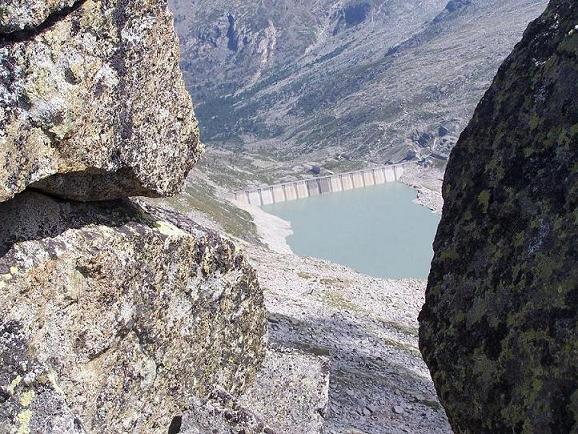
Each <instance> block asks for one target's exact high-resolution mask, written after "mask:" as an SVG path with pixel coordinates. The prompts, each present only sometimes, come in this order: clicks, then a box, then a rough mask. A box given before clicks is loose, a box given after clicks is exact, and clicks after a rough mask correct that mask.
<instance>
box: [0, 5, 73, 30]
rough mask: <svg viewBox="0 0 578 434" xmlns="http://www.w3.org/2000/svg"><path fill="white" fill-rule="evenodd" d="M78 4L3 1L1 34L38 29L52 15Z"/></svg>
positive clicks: (0, 13)
mask: <svg viewBox="0 0 578 434" xmlns="http://www.w3.org/2000/svg"><path fill="white" fill-rule="evenodd" d="M78 2H79V1H78V0H2V4H1V5H0V33H11V32H17V31H21V30H24V29H29V28H34V27H37V26H39V25H40V24H42V23H43V22H44V21H45V20H47V19H48V18H49V17H50V15H51V14H54V13H58V12H60V11H62V10H63V9H66V8H69V7H71V6H73V5H74V4H75V3H78Z"/></svg>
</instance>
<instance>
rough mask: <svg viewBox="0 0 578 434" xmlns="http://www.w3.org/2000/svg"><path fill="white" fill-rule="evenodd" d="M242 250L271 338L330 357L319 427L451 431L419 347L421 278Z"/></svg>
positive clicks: (351, 430)
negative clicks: (257, 284) (255, 276)
mask: <svg viewBox="0 0 578 434" xmlns="http://www.w3.org/2000/svg"><path fill="white" fill-rule="evenodd" d="M247 254H248V256H249V257H250V258H251V260H252V262H253V264H254V266H255V267H256V268H257V271H258V273H259V278H260V281H261V285H262V287H263V288H264V291H265V298H266V303H267V309H268V313H269V339H270V342H271V344H272V345H275V346H278V347H281V348H283V347H285V348H290V349H296V350H299V351H302V352H305V353H309V354H312V355H317V356H320V357H323V358H326V359H327V360H328V361H329V362H328V365H329V372H330V374H329V404H328V409H327V412H326V414H325V423H324V431H323V432H325V433H352V434H353V433H357V434H358V433H368V434H373V433H375V434H378V433H379V434H384V433H450V432H451V430H450V428H449V425H448V422H447V419H446V416H445V413H444V410H443V409H442V407H441V406H440V404H439V403H438V400H437V397H436V394H435V391H434V387H433V384H432V382H431V379H430V376H429V373H428V371H427V368H426V366H425V364H424V363H423V361H422V359H421V355H420V353H419V350H418V344H417V334H418V323H417V315H418V312H419V310H420V308H421V306H422V304H423V301H424V290H425V284H426V282H425V281H422V280H380V279H375V278H372V277H369V276H365V275H361V274H358V273H356V272H354V271H352V270H350V269H348V268H346V267H342V266H339V265H335V264H331V263H329V262H324V261H320V260H315V259H311V258H300V257H297V256H295V255H291V254H278V253H273V252H271V251H270V250H268V249H263V248H258V247H253V246H248V247H247ZM288 398H290V397H288ZM284 432H287V433H297V431H296V430H295V431H293V430H291V429H287V430H286V431H284Z"/></svg>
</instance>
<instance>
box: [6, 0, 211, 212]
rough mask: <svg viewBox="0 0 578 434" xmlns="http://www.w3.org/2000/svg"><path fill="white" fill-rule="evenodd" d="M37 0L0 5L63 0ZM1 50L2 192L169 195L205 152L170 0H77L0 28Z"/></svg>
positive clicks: (9, 15)
mask: <svg viewBox="0 0 578 434" xmlns="http://www.w3.org/2000/svg"><path fill="white" fill-rule="evenodd" d="M40 3H41V2H35V1H25V2H14V1H9V2H8V3H6V4H3V6H0V11H1V12H0V13H1V14H2V15H1V16H2V19H8V20H10V19H14V20H16V21H19V20H20V21H22V20H25V18H26V16H27V15H26V14H24V12H23V11H24V10H27V11H28V12H30V13H31V14H32V13H33V12H34V11H36V10H37V9H38V10H39V11H40V10H44V11H46V13H48V12H49V11H52V10H54V9H57V8H58V7H59V6H63V5H64V3H66V4H69V3H68V2H42V3H43V4H44V7H39V8H35V6H37V5H38V4H40ZM46 13H40V12H39V14H40V15H39V16H42V17H45V16H46ZM31 19H32V18H31ZM36 21H38V20H33V22H34V23H35V24H36ZM0 59H1V61H0V201H5V200H8V199H10V198H11V197H13V196H14V195H15V194H17V193H19V192H21V191H23V190H24V189H25V188H27V187H29V186H33V187H34V188H36V189H38V190H42V191H44V192H47V193H50V194H53V195H57V196H59V197H63V198H69V199H74V200H82V201H91V200H105V199H116V198H120V197H126V196H135V195H146V196H160V195H169V194H173V193H175V192H177V191H178V190H179V189H180V188H181V186H182V184H183V181H184V179H185V177H186V175H187V173H188V172H189V170H190V169H191V167H192V166H193V165H194V164H195V162H196V161H197V159H198V158H199V156H200V154H201V152H202V146H201V145H200V142H199V135H198V128H197V122H196V120H195V118H194V115H193V110H192V103H191V100H190V97H189V95H188V93H187V92H186V90H185V87H184V84H183V82H182V77H181V72H180V70H179V65H178V63H179V48H178V43H177V39H176V36H175V34H174V32H173V20H172V16H171V15H170V13H169V12H168V10H167V5H166V1H163V0H135V1H127V0H86V1H81V2H78V3H77V4H75V7H74V8H65V9H63V10H62V11H61V13H59V14H57V15H56V18H54V16H51V17H50V18H48V21H45V22H43V23H42V24H40V25H39V26H38V27H34V28H30V29H26V30H25V31H24V32H17V33H8V34H4V35H0Z"/></svg>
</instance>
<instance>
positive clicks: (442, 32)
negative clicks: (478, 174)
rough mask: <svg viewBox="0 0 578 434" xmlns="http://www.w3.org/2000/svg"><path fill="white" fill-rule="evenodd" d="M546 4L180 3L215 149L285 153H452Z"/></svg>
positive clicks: (174, 1)
mask: <svg viewBox="0 0 578 434" xmlns="http://www.w3.org/2000/svg"><path fill="white" fill-rule="evenodd" d="M546 3H547V2H546V1H545V0H505V1H503V0H502V1H497V0H451V1H450V2H449V3H448V2H447V0H410V1H402V0H391V1H386V0H360V1H357V0H355V1H348V2H345V1H336V0H317V1H314V0H306V1H304V2H297V1H295V0H283V1H280V2H272V1H265V0H263V1H256V0H252V1H250V2H239V1H235V2H224V1H222V0H217V1H208V0H197V1H194V2H190V1H185V0H171V6H172V8H173V11H174V13H175V17H176V27H177V31H178V32H179V34H180V36H181V45H182V57H183V69H184V70H185V79H186V81H187V82H188V84H189V90H190V92H191V94H192V95H193V100H194V101H195V102H196V103H197V114H198V116H199V118H200V119H201V124H202V125H204V129H203V137H204V140H205V141H206V142H207V143H209V144H212V145H221V146H225V147H227V148H229V149H245V150H251V151H255V150H259V151H260V152H262V153H267V154H269V155H272V156H274V157H276V158H281V159H289V160H292V161H293V160H296V159H300V158H301V157H302V156H303V155H305V158H308V159H312V158H316V159H319V160H324V159H327V158H329V157H331V156H333V155H335V154H341V153H343V154H345V155H347V156H349V157H351V158H353V159H370V160H374V161H381V162H383V161H387V160H399V159H401V158H404V157H405V156H406V154H407V152H408V150H410V149H415V150H417V151H419V150H420V147H425V148H426V149H424V150H423V151H422V153H423V154H427V153H429V152H431V150H432V149H431V148H433V149H434V151H436V152H437V153H439V154H442V155H447V153H448V152H449V149H450V148H451V146H453V144H454V143H455V141H456V137H457V136H458V135H459V132H460V131H461V129H462V128H463V127H464V126H465V123H466V121H467V119H468V118H469V117H470V116H471V113H472V112H473V109H474V107H475V104H476V102H477V101H478V100H479V98H480V97H481V96H482V94H483V92H484V91H485V90H486V89H487V87H488V86H489V83H490V80H491V78H492V77H493V75H494V74H495V71H496V70H497V68H498V65H499V64H500V62H501V61H502V60H503V58H504V57H505V56H506V54H507V53H508V52H509V51H510V50H511V49H512V47H513V45H514V44H515V42H517V41H518V40H519V39H520V37H521V34H522V31H523V29H524V27H525V26H526V24H527V23H528V22H529V21H530V20H531V19H533V18H535V17H536V16H538V15H539V13H540V12H541V11H542V10H543V8H544V7H545V5H546Z"/></svg>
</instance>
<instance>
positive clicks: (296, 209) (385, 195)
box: [263, 182, 440, 279]
mask: <svg viewBox="0 0 578 434" xmlns="http://www.w3.org/2000/svg"><path fill="white" fill-rule="evenodd" d="M415 197H416V194H415V191H414V190H413V189H411V188H409V187H408V186H406V185H404V184H400V183H397V182H392V183H388V184H384V185H377V186H374V187H367V188H362V189H359V190H350V191H344V192H341V193H331V194H325V195H322V196H316V197H310V198H307V199H299V200H295V201H291V202H283V203H277V204H274V205H267V206H264V207H263V209H264V210H265V211H266V212H268V213H270V214H273V215H276V216H278V217H281V218H282V219H284V220H287V221H290V222H291V226H292V228H293V232H294V233H293V235H291V236H290V237H289V238H288V240H287V241H288V243H289V245H290V246H291V249H292V250H293V251H294V252H295V253H296V254H297V255H300V256H312V257H316V258H321V259H327V260H329V261H331V262H335V263H338V264H342V265H347V266H349V267H351V268H353V269H354V270H356V271H359V272H361V273H364V274H368V275H371V276H375V277H382V278H391V279H401V278H411V277H413V278H426V277H427V275H428V273H429V268H430V262H431V259H432V256H433V250H432V242H433V239H434V236H435V232H436V228H437V226H438V223H439V220H440V219H439V216H436V215H435V214H433V213H432V212H431V211H430V210H428V209H426V208H424V207H422V206H419V205H417V204H415V203H413V202H412V201H413V200H414V199H415Z"/></svg>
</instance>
